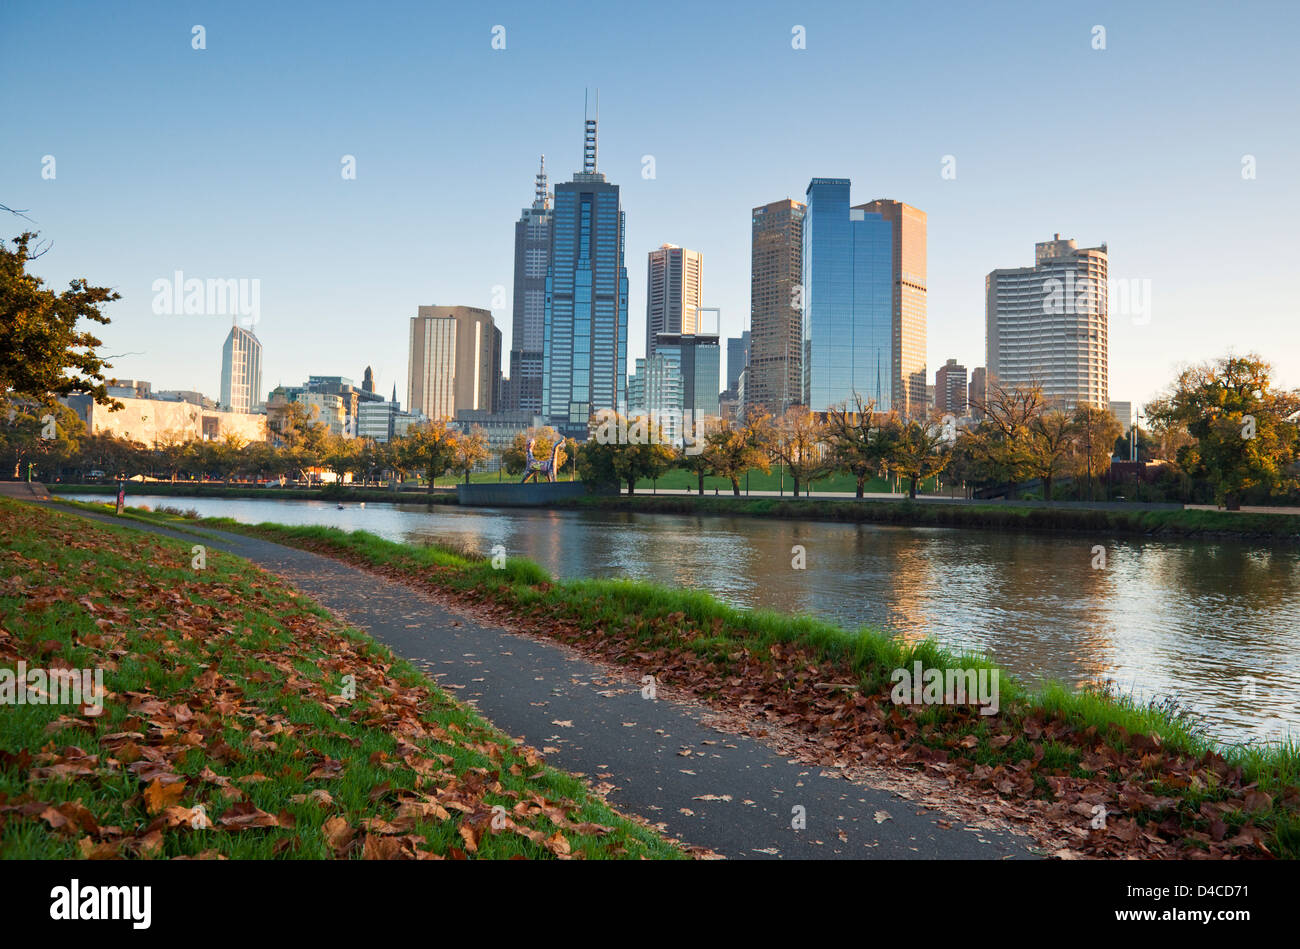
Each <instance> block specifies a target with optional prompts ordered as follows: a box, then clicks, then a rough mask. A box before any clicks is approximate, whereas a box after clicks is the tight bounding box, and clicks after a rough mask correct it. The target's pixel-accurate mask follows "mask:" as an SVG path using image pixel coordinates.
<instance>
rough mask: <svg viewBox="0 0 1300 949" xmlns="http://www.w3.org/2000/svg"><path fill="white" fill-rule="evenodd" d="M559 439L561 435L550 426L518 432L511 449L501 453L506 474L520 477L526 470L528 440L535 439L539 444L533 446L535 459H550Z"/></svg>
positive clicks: (511, 443)
mask: <svg viewBox="0 0 1300 949" xmlns="http://www.w3.org/2000/svg"><path fill="white" fill-rule="evenodd" d="M559 437H560V433H559V432H557V431H556V430H555V429H553V428H552V427H551V426H549V425H543V426H542V427H541V428H529V429H527V430H525V431H522V432H516V433H515V437H514V439H513V440H512V441H511V442H510V447H509V448H507V449H506V450H505V451H503V452H502V453H501V464H502V465H503V466H504V467H505V469H506V474H511V475H520V474H523V473H524V468H525V466H526V465H527V464H528V439H530V438H535V439H536V440H537V444H535V445H534V446H533V455H534V456H535V457H537V458H550V457H551V448H552V447H553V446H554V445H555V442H556V440H557V439H558V438H559Z"/></svg>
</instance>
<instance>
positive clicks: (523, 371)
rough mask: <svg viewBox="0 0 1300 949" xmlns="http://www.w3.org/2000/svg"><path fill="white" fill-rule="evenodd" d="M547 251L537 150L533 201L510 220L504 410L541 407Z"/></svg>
mask: <svg viewBox="0 0 1300 949" xmlns="http://www.w3.org/2000/svg"><path fill="white" fill-rule="evenodd" d="M550 254H551V195H550V192H549V190H548V188H547V183H546V156H545V155H543V156H542V160H541V167H540V169H539V170H538V172H537V179H536V184H535V187H534V194H533V206H532V207H530V208H524V210H523V211H522V212H521V214H520V216H519V220H518V221H516V222H515V293H514V322H513V325H512V327H511V333H510V337H511V339H510V399H509V404H508V405H506V406H504V408H505V409H506V410H507V411H516V412H531V413H534V414H536V413H538V412H540V411H541V410H542V340H543V335H544V332H545V325H546V268H547V266H548V264H549V263H550Z"/></svg>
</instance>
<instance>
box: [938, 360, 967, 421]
mask: <svg viewBox="0 0 1300 949" xmlns="http://www.w3.org/2000/svg"><path fill="white" fill-rule="evenodd" d="M967 386H968V383H967V380H966V367H965V366H963V365H961V364H959V363H958V362H957V360H955V359H949V360H948V361H947V362H946V363H944V364H943V365H942V366H940V367H939V369H938V371H936V372H935V374H934V410H935V411H936V412H942V413H944V414H946V415H955V416H956V417H957V418H963V417H965V416H966V415H967V414H968V412H967V410H968V401H967Z"/></svg>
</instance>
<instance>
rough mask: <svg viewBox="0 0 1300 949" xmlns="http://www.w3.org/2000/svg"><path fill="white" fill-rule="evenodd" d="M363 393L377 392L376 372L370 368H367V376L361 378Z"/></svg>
mask: <svg viewBox="0 0 1300 949" xmlns="http://www.w3.org/2000/svg"><path fill="white" fill-rule="evenodd" d="M361 391H362V392H374V391H375V372H374V370H373V369H371V368H370V367H369V366H366V372H365V375H363V376H362V377H361Z"/></svg>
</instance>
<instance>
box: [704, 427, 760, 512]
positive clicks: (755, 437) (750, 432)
mask: <svg viewBox="0 0 1300 949" xmlns="http://www.w3.org/2000/svg"><path fill="white" fill-rule="evenodd" d="M770 431H771V425H770V418H769V417H768V416H767V415H763V414H761V413H757V412H753V413H750V415H749V416H748V417H747V418H746V420H745V422H744V423H743V424H741V425H739V426H736V427H734V428H732V427H725V426H724V427H722V428H719V429H717V430H716V431H712V432H709V434H708V435H707V436H706V437H705V447H704V455H705V457H706V458H707V459H708V465H709V470H710V471H712V472H713V473H714V474H715V475H717V476H718V477H719V478H726V479H727V480H728V481H730V482H731V493H732V494H733V495H734V496H735V497H740V479H741V477H742V476H743V475H744V474H745V472H747V471H753V470H755V469H757V470H759V471H762V472H763V473H764V474H767V473H768V472H770V471H771V470H772V466H771V461H770V459H771V452H769V451H768V445H767V435H768V433H769V432H770Z"/></svg>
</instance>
